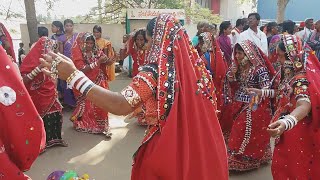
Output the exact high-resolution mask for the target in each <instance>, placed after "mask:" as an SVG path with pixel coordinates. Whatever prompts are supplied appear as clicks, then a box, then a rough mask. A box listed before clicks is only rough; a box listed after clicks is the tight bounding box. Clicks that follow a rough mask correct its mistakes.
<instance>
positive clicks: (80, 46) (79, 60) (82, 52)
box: [71, 32, 107, 80]
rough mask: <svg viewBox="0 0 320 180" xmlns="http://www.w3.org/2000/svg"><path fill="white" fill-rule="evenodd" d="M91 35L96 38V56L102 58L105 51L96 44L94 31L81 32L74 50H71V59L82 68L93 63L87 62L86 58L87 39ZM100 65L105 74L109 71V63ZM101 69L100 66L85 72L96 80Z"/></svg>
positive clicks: (94, 50) (94, 53)
mask: <svg viewBox="0 0 320 180" xmlns="http://www.w3.org/2000/svg"><path fill="white" fill-rule="evenodd" d="M89 37H92V38H93V39H94V44H95V45H94V46H93V49H92V53H93V55H94V56H95V58H100V57H101V56H102V55H103V51H102V50H99V49H98V47H97V45H96V40H95V37H94V35H93V34H92V33H89V32H83V33H79V34H78V36H77V38H76V41H75V43H74V44H73V46H72V50H71V59H72V61H73V63H74V64H75V66H76V67H77V68H78V69H82V68H84V67H85V66H86V65H88V64H90V63H91V62H86V61H87V59H86V58H85V56H86V40H87V38H89ZM100 67H101V69H102V70H103V72H104V74H105V75H107V72H106V67H107V65H106V64H105V63H103V64H101V65H100ZM99 71H100V70H99V69H98V68H95V69H93V70H91V71H89V72H86V73H85V74H86V75H87V76H88V77H89V78H90V79H91V80H94V79H96V77H97V74H98V73H99Z"/></svg>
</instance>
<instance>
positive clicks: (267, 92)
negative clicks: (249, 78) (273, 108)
mask: <svg viewBox="0 0 320 180" xmlns="http://www.w3.org/2000/svg"><path fill="white" fill-rule="evenodd" d="M261 96H262V98H266V97H268V98H273V97H274V90H273V89H261Z"/></svg>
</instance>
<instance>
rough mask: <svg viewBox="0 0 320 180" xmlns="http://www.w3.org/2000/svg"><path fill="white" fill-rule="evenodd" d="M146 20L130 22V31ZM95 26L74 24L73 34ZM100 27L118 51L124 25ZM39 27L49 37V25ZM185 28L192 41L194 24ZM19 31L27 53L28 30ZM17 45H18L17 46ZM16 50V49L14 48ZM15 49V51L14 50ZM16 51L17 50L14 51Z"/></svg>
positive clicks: (144, 24)
mask: <svg viewBox="0 0 320 180" xmlns="http://www.w3.org/2000/svg"><path fill="white" fill-rule="evenodd" d="M147 23H148V20H135V21H131V23H130V25H131V27H130V28H131V31H133V30H134V29H139V28H145V27H146V26H147ZM94 25H96V24H75V25H74V31H75V32H92V28H93V26H94ZM98 25H100V26H101V27H102V37H109V38H110V41H111V42H112V45H113V47H114V48H115V50H116V51H118V50H119V49H120V47H121V45H122V37H123V35H124V34H125V32H126V30H125V25H123V24H98ZM39 26H45V27H47V28H48V29H49V37H51V35H52V33H51V24H41V25H39ZM185 28H186V30H187V32H188V34H189V37H190V38H191V39H192V38H193V36H195V34H196V32H197V27H196V25H195V24H189V25H185ZM20 30H21V41H22V42H23V43H24V44H25V46H24V47H25V49H26V50H27V51H28V49H29V47H28V44H29V42H30V39H29V33H28V28H27V25H26V24H21V25H20ZM17 45H18V44H17ZM15 48H16V49H17V48H18V47H15ZM16 49H15V50H16ZM16 51H17V50H16Z"/></svg>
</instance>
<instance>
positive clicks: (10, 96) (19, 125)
mask: <svg viewBox="0 0 320 180" xmlns="http://www.w3.org/2000/svg"><path fill="white" fill-rule="evenodd" d="M0 77H1V78H0V162H1V163H0V178H1V179H8V180H9V179H10V180H11V179H12V180H13V179H14V180H27V179H29V178H28V177H27V176H25V175H24V174H23V171H26V170H29V169H30V167H31V165H32V164H33V162H34V161H35V159H36V158H37V157H38V155H39V152H40V149H43V148H44V146H45V141H46V140H45V131H44V128H43V122H42V120H41V118H40V116H39V114H38V112H37V110H36V108H35V107H34V105H33V103H32V100H31V98H30V96H29V95H28V92H27V90H26V88H25V87H24V85H23V83H22V82H21V77H20V76H19V75H18V72H17V71H16V69H15V65H14V63H13V62H12V61H11V60H10V59H9V58H8V57H7V54H6V52H5V50H4V49H3V48H2V47H1V46H0Z"/></svg>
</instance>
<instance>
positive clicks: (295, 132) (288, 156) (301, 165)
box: [271, 36, 320, 180]
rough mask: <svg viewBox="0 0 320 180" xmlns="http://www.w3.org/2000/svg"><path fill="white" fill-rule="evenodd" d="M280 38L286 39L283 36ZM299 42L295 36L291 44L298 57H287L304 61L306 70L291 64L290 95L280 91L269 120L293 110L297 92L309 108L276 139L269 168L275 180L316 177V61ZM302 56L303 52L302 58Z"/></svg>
mask: <svg viewBox="0 0 320 180" xmlns="http://www.w3.org/2000/svg"><path fill="white" fill-rule="evenodd" d="M287 37H290V36H284V38H287ZM292 37H295V36H292ZM282 40H283V41H286V39H282ZM300 44H301V40H299V39H297V42H296V43H294V47H295V49H294V50H295V51H296V52H298V53H296V54H298V56H291V54H292V53H290V58H291V59H292V60H296V61H299V62H304V61H307V62H306V67H305V70H306V73H304V69H303V68H296V67H295V71H296V72H295V73H296V74H295V76H294V78H293V79H292V81H291V82H290V84H289V85H290V88H291V89H292V94H289V95H290V97H288V96H286V93H285V92H283V91H286V90H287V89H284V90H282V91H281V92H280V95H283V97H282V98H280V99H279V102H278V106H277V107H278V108H277V111H276V112H275V115H274V118H273V120H274V121H275V120H278V118H279V117H280V116H281V115H282V113H283V112H285V113H288V112H289V113H290V112H292V111H293V110H294V109H295V107H296V102H297V101H296V99H295V96H296V95H298V94H302V95H304V96H306V95H309V96H310V100H311V107H312V110H311V113H310V114H309V115H308V116H307V117H305V118H304V119H302V120H300V121H299V123H298V124H297V125H296V126H295V127H294V128H293V129H291V130H289V131H286V132H285V133H284V134H282V135H281V137H280V139H278V141H276V146H275V150H274V155H273V162H272V167H271V170H272V175H273V178H274V179H275V180H282V179H318V178H319V177H320V171H319V166H320V151H319V149H320V143H319V142H320V131H319V116H320V112H319V110H320V96H319V93H320V90H319V87H320V83H319V78H320V77H319V76H320V75H319V73H320V64H319V61H318V59H317V58H316V56H315V55H314V52H313V51H310V50H311V49H310V48H309V47H308V46H307V45H306V46H305V47H304V48H303V49H302V47H301V46H300ZM300 53H301V54H300ZM304 55H307V56H306V57H307V58H306V59H304V58H305V56H304ZM304 79H307V81H308V82H306V83H305V82H304V81H299V82H300V83H299V84H298V82H297V81H298V80H304ZM301 82H302V83H301ZM305 87H308V88H305Z"/></svg>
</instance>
